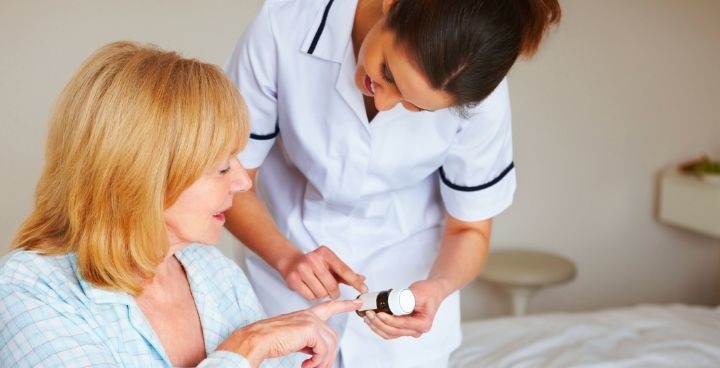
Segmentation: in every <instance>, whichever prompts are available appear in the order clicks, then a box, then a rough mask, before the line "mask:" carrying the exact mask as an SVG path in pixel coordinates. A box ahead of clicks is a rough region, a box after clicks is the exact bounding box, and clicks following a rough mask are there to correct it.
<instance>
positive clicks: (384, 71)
mask: <svg viewBox="0 0 720 368" xmlns="http://www.w3.org/2000/svg"><path fill="white" fill-rule="evenodd" d="M380 69H381V70H380V72H381V73H382V76H383V79H385V80H386V81H388V82H389V83H393V84H395V79H394V78H393V75H392V73H391V72H390V68H388V66H387V64H386V63H382V65H381V66H380Z"/></svg>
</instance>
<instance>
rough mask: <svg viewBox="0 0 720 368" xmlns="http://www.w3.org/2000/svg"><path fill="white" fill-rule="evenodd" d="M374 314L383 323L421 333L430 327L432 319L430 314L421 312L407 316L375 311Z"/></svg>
mask: <svg viewBox="0 0 720 368" xmlns="http://www.w3.org/2000/svg"><path fill="white" fill-rule="evenodd" d="M375 316H376V317H378V318H379V319H380V320H381V321H382V322H383V324H385V325H387V326H389V327H392V328H395V329H398V330H405V331H415V332H417V333H419V334H423V333H426V332H428V331H430V328H432V319H431V318H430V316H428V315H425V314H422V313H414V314H411V315H408V316H391V315H389V314H387V313H377V314H376V315H375ZM410 336H412V335H410Z"/></svg>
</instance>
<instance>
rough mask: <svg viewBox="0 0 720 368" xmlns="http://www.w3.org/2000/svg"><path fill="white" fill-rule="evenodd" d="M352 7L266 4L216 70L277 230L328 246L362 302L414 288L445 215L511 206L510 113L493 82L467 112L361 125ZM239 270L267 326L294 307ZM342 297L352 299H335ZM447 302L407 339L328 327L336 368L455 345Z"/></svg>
mask: <svg viewBox="0 0 720 368" xmlns="http://www.w3.org/2000/svg"><path fill="white" fill-rule="evenodd" d="M356 5H357V1H356V0H336V1H333V0H268V1H266V3H265V4H264V6H263V7H262V9H261V11H260V13H259V14H258V15H257V17H256V18H255V19H254V21H253V22H252V23H251V24H250V25H249V26H248V28H247V29H246V31H245V33H244V35H243V36H242V38H241V39H240V40H239V42H238V44H237V46H236V48H235V50H234V52H233V55H232V57H231V58H230V60H229V61H228V64H227V65H226V68H225V69H226V72H227V73H228V75H229V76H230V78H231V79H232V80H233V81H234V82H235V83H236V84H237V85H238V88H239V89H240V92H241V94H242V95H243V98H244V99H245V101H246V103H247V105H248V108H249V111H250V117H251V132H252V134H251V139H250V142H249V144H248V146H247V147H246V148H245V150H244V151H243V152H242V154H241V155H240V159H241V161H242V163H243V165H245V167H247V168H256V167H261V168H260V170H259V171H258V175H259V185H258V188H257V189H258V192H259V193H260V195H261V198H262V199H263V201H264V202H265V204H266V205H267V207H268V209H269V210H270V213H271V214H272V215H273V217H274V219H275V221H276V224H277V226H278V228H279V229H280V231H281V232H282V233H283V234H284V235H285V236H286V237H287V238H288V239H289V240H290V241H292V242H293V243H294V244H295V245H297V246H298V247H299V248H300V249H301V250H302V251H303V252H309V251H311V250H313V249H315V248H317V247H318V246H319V245H327V246H328V247H330V248H331V249H332V250H333V251H334V252H335V253H336V254H337V255H338V256H339V257H340V259H342V260H343V261H344V262H346V263H347V264H348V265H349V266H350V267H351V268H352V269H353V270H355V271H356V272H358V273H360V274H363V275H365V276H367V280H366V284H367V285H368V287H369V288H370V289H371V290H384V289H388V288H402V287H407V286H409V285H410V284H411V283H413V282H415V281H418V280H422V279H424V278H426V277H427V274H428V272H429V270H430V267H431V266H432V264H433V262H434V260H435V258H436V255H437V251H438V248H439V245H440V236H441V230H442V221H443V217H444V215H445V213H446V211H447V213H449V214H450V215H451V216H453V217H455V218H457V219H460V220H464V221H478V220H483V219H487V218H491V217H493V216H495V215H497V214H499V213H500V212H502V211H503V210H504V209H505V208H507V207H508V206H509V205H510V203H511V202H512V197H513V193H514V190H515V172H514V169H513V161H512V137H511V128H510V103H509V98H508V91H507V83H506V81H503V82H502V83H501V84H500V85H499V86H498V87H497V88H496V90H495V91H494V92H493V93H492V94H491V95H490V96H489V97H488V98H487V99H486V100H485V101H483V103H481V104H479V105H478V106H476V107H475V108H473V109H472V111H471V113H472V116H471V117H470V118H469V119H463V118H461V117H459V116H458V115H457V114H456V113H455V112H454V111H452V110H449V109H443V110H439V111H435V112H409V111H406V110H405V109H404V108H403V107H402V106H401V105H400V104H398V105H397V106H395V108H393V109H392V110H389V111H385V112H380V113H378V114H377V116H376V117H375V118H374V119H373V120H372V123H369V122H368V120H367V115H366V112H365V106H364V103H363V97H362V94H361V93H360V92H359V91H358V90H357V89H356V88H355V85H354V82H353V76H354V70H355V56H354V53H353V47H352V41H351V37H350V35H351V31H352V25H353V18H354V13H355V7H356ZM247 264H248V271H249V276H250V279H251V282H253V285H254V287H255V290H256V292H257V295H258V297H259V298H260V301H261V302H262V304H263V306H264V307H265V309H266V311H267V313H268V314H269V315H275V314H280V313H285V312H288V311H292V310H296V309H300V308H305V307H307V306H308V305H309V302H307V301H305V300H304V299H303V298H302V297H300V296H299V295H297V294H295V293H294V292H292V291H290V290H289V289H287V287H286V285H285V283H284V281H283V280H282V279H281V277H280V275H279V274H278V273H277V272H276V271H275V270H274V269H272V268H270V267H269V266H268V265H267V264H266V263H265V262H264V261H263V260H262V259H260V258H259V257H257V256H256V255H254V254H252V253H251V254H249V255H248V256H247ZM341 291H342V293H343V294H342V297H343V298H355V297H356V296H357V292H356V291H355V290H354V289H351V288H349V287H344V288H341ZM459 319H460V309H459V296H458V293H454V294H453V295H451V296H450V297H448V298H447V299H446V300H445V301H444V302H443V304H442V306H441V307H440V309H439V311H438V313H437V315H436V317H435V320H434V322H433V328H432V330H431V331H430V332H429V333H427V334H425V335H424V336H422V337H421V338H419V339H415V338H412V337H403V338H398V339H394V340H390V341H387V340H384V339H382V338H380V337H379V336H377V335H376V334H375V333H373V332H372V331H371V330H370V329H369V328H368V327H367V326H366V325H365V324H364V323H362V319H361V318H360V317H357V316H355V315H354V314H345V315H342V316H337V317H334V318H333V319H331V321H330V324H331V325H332V326H333V327H334V328H335V329H336V331H337V332H338V334H339V336H342V339H341V344H340V351H341V356H342V360H343V364H344V366H345V367H351V368H354V367H362V368H366V367H408V366H412V365H415V364H421V363H423V362H427V361H428V360H430V359H432V358H434V357H435V358H436V357H439V356H443V355H448V354H449V353H450V352H451V351H452V350H453V349H454V348H456V347H457V346H458V345H459V342H460V328H459Z"/></svg>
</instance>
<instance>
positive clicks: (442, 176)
mask: <svg viewBox="0 0 720 368" xmlns="http://www.w3.org/2000/svg"><path fill="white" fill-rule="evenodd" d="M514 167H515V163H514V162H511V163H510V165H508V167H506V168H505V170H503V171H502V172H501V173H500V175H498V176H497V177H496V178H495V179H493V180H491V181H489V182H487V183H485V184H480V185H478V186H475V187H465V186H462V185H457V184H454V183H452V182H450V180H448V178H447V177H446V176H445V170H443V168H442V167H440V179H442V182H443V183H445V185H447V186H448V187H450V188H452V189H455V190H459V191H461V192H476V191H478V190H483V189H486V188H489V187H491V186H493V185H495V184H497V182H499V181H500V180H502V178H504V177H505V175H507V174H508V173H509V172H510V170H512V169H513V168H514Z"/></svg>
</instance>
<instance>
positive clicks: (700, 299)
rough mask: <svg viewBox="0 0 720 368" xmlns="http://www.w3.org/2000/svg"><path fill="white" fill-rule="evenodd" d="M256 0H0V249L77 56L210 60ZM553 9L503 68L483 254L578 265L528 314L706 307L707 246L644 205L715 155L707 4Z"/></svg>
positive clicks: (482, 292) (714, 257)
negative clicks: (113, 47) (535, 46)
mask: <svg viewBox="0 0 720 368" xmlns="http://www.w3.org/2000/svg"><path fill="white" fill-rule="evenodd" d="M259 4H260V0H251V1H248V0H240V1H222V0H209V1H203V2H197V1H188V0H185V1H169V0H162V1H159V0H153V1H140V0H126V1H122V2H118V1H108V0H103V1H99V0H93V1H91V0H67V1H63V2H54V1H38V0H0V50H2V51H0V78H1V79H0V80H1V81H0V124H2V134H0V147H3V148H4V149H5V151H6V153H5V154H4V155H2V156H1V158H0V171H1V172H2V173H3V179H2V181H0V188H1V189H2V196H0V208H2V209H3V210H2V211H1V212H0V253H3V252H4V251H5V249H6V245H7V244H8V243H9V241H10V239H11V237H12V234H13V232H14V230H15V229H16V228H17V226H18V225H19V224H20V222H21V221H22V219H23V218H24V216H26V215H27V214H28V212H29V210H30V206H31V203H32V191H33V187H34V183H35V181H36V180H37V177H38V175H39V172H40V168H41V165H42V154H43V144H44V137H45V128H46V125H45V124H46V123H45V122H46V119H47V115H48V111H49V109H50V107H51V105H52V102H53V100H54V98H55V96H56V95H57V93H58V92H59V91H60V89H61V88H62V86H63V85H64V83H65V82H66V81H67V79H68V78H69V76H70V74H71V73H72V72H73V71H74V69H75V68H76V67H77V66H78V65H79V63H80V62H81V61H82V59H83V58H84V57H85V56H87V55H88V54H89V53H90V52H91V51H92V50H94V49H96V48H97V47H99V46H100V45H102V44H104V43H106V42H109V41H112V40H116V39H132V40H138V41H146V42H152V43H155V44H158V45H160V46H161V47H164V48H168V49H177V50H180V51H182V52H183V53H184V54H185V55H186V56H192V57H198V58H201V59H204V60H207V61H210V62H214V63H218V64H222V63H223V61H224V60H225V58H226V57H227V55H228V54H229V52H230V49H231V47H232V45H233V42H234V40H235V39H236V38H237V36H238V35H239V34H240V32H241V30H242V28H243V26H244V24H246V23H247V21H248V20H249V18H250V17H251V16H252V15H253V14H254V13H255V11H256V10H257V8H258V7H259ZM562 5H563V6H564V11H565V14H564V16H565V18H564V20H563V23H562V26H561V27H560V28H559V29H558V30H557V31H556V32H555V33H554V34H553V35H552V37H551V38H550V39H549V42H548V43H547V44H546V45H545V46H546V47H545V48H544V49H543V50H542V52H541V53H540V55H538V57H537V58H536V59H534V60H533V61H532V62H520V63H519V64H518V65H517V67H516V68H515V69H514V71H513V72H512V73H511V81H510V85H511V94H512V101H513V108H514V109H513V111H514V137H515V153H516V155H515V156H516V164H517V167H518V180H519V187H518V192H517V196H516V201H515V205H514V206H513V207H512V208H511V209H510V210H509V211H507V212H506V213H505V214H503V215H501V216H500V217H498V219H497V220H496V227H495V231H494V247H496V248H504V247H510V246H525V247H536V248H541V249H547V250H551V251H554V252H558V253H562V254H565V255H567V256H569V257H570V258H572V259H574V260H575V261H576V262H577V264H578V267H579V275H578V278H577V279H576V281H575V282H573V283H571V284H569V285H566V286H561V287H557V288H554V289H550V290H547V291H545V292H542V293H540V294H539V295H537V297H536V298H535V299H534V300H533V303H532V309H533V310H534V311H545V310H554V309H565V310H581V309H593V308H599V307H604V306H614V305H624V304H632V303H638V302H691V303H712V302H713V301H714V300H715V299H714V298H715V294H716V292H717V290H718V288H720V241H718V240H713V239H709V238H705V237H702V236H697V235H694V234H691V233H687V232H685V231H682V230H677V229H673V228H669V227H666V226H663V225H660V224H658V223H657V222H656V221H655V220H654V219H653V211H654V196H655V194H654V185H655V176H656V174H657V172H658V171H659V170H660V169H661V168H663V167H664V166H666V165H668V164H671V163H674V162H677V161H679V160H683V159H686V158H688V157H692V156H694V155H697V154H699V153H702V152H706V153H709V154H712V155H716V156H720V113H719V112H718V111H720V110H719V109H718V105H720V71H719V70H720V69H719V68H718V65H720V23H718V22H717V21H716V19H715V17H716V15H717V14H720V2H718V1H716V0H693V1H684V0H637V1H626V0H607V1H588V0H566V1H562ZM223 244H224V247H225V248H226V249H229V247H230V244H231V241H230V240H229V238H228V237H226V238H225V239H224V241H223ZM499 296H500V295H499V294H498V293H497V292H496V291H494V290H493V289H491V288H488V287H485V286H483V285H481V284H477V283H476V284H472V285H470V286H469V287H468V288H467V289H466V292H465V293H464V306H463V309H464V313H465V315H466V317H467V318H474V317H479V316H484V315H494V314H498V313H501V311H502V308H504V307H505V305H504V304H503V299H502V298H500V297H499Z"/></svg>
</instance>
